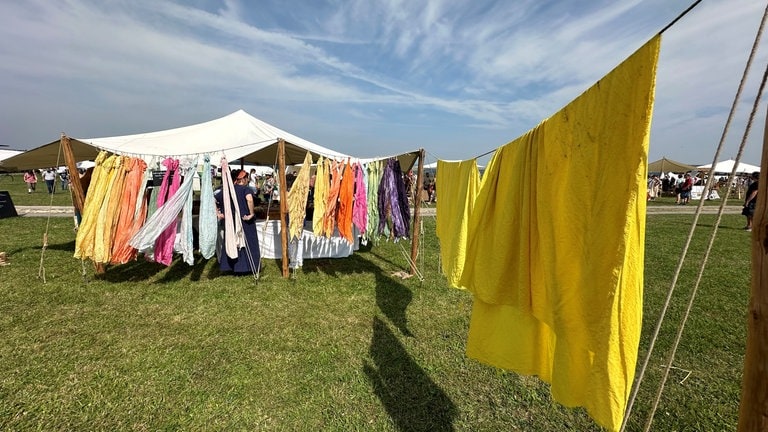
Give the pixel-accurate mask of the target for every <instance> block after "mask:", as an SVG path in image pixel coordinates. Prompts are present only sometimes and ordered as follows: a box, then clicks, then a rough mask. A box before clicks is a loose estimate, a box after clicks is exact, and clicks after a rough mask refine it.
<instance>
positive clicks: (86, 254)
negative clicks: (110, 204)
mask: <svg viewBox="0 0 768 432" xmlns="http://www.w3.org/2000/svg"><path fill="white" fill-rule="evenodd" d="M110 157H117V156H109V154H108V153H107V152H105V151H102V152H100V153H99V154H98V156H96V159H95V160H94V163H95V166H94V168H93V174H92V176H91V183H90V186H89V187H88V193H87V194H86V195H85V203H84V205H83V215H82V220H81V221H80V226H79V227H78V229H77V236H76V238H75V254H74V256H75V258H80V259H86V258H91V257H92V256H93V247H94V246H93V243H94V237H95V235H96V223H97V219H98V216H99V212H100V211H101V204H102V203H103V202H104V197H105V193H106V191H107V186H108V183H109V174H110V171H111V166H112V163H111V162H110V163H108V164H106V166H105V162H107V160H109V158H110ZM107 166H108V167H109V168H107Z"/></svg>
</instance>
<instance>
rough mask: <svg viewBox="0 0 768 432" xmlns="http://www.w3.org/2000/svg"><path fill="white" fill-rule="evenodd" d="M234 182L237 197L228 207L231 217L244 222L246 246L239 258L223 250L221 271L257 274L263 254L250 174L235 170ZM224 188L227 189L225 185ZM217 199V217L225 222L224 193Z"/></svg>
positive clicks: (218, 195)
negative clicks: (229, 207)
mask: <svg viewBox="0 0 768 432" xmlns="http://www.w3.org/2000/svg"><path fill="white" fill-rule="evenodd" d="M232 180H233V182H234V191H235V195H234V196H232V197H230V199H231V200H232V202H231V203H227V205H230V206H231V210H232V211H231V213H230V214H231V215H232V216H233V217H237V218H239V219H240V220H241V221H242V226H243V237H244V238H245V246H244V247H241V248H239V249H238V256H237V258H230V257H229V256H227V253H226V251H225V250H223V249H224V248H222V250H221V253H220V254H219V269H220V270H221V271H231V272H234V273H236V274H246V273H251V274H252V273H257V272H258V271H259V263H260V262H261V252H260V250H259V239H258V234H257V230H256V223H255V222H256V209H255V205H256V204H255V202H256V200H255V199H254V196H253V192H252V191H251V188H249V187H248V181H249V177H248V172H247V171H245V170H235V171H233V173H232ZM223 187H226V185H224V186H223ZM214 197H215V199H216V216H217V217H218V218H219V220H220V221H224V218H225V209H224V205H225V203H224V193H223V191H218V193H216V194H214ZM235 201H236V202H237V207H239V210H240V212H239V213H238V214H235V210H236V208H235V205H234V202H235ZM226 236H227V233H226V231H225V233H224V242H226V241H227V240H228V239H227V237H226Z"/></svg>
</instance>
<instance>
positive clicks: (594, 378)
mask: <svg viewBox="0 0 768 432" xmlns="http://www.w3.org/2000/svg"><path fill="white" fill-rule="evenodd" d="M660 41H661V38H660V36H656V37H654V38H653V39H651V40H650V41H649V42H648V43H646V44H645V46H643V47H642V48H640V49H639V50H638V51H636V52H635V53H634V54H633V55H632V56H631V57H629V58H628V59H627V60H625V61H624V62H623V63H622V64H621V65H619V66H618V67H617V68H616V69H614V70H613V71H612V72H610V73H609V74H608V75H606V76H605V77H603V78H602V79H601V80H600V81H598V82H597V83H596V84H595V85H594V86H592V87H591V88H590V89H589V90H587V91H586V92H585V93H583V94H582V95H581V96H579V97H578V98H577V99H575V100H574V101H572V102H571V103H569V104H568V105H567V106H566V107H564V108H563V109H562V110H560V111H559V112H558V113H556V114H555V115H554V116H552V117H551V118H549V119H547V120H545V121H543V122H542V123H541V124H539V125H538V126H537V127H536V128H534V129H533V130H531V131H529V132H528V133H527V134H525V135H524V136H522V137H520V138H518V139H517V140H515V141H513V142H511V143H509V144H507V145H505V146H503V147H501V148H500V149H498V150H497V151H496V153H495V155H494V156H493V158H492V160H491V162H490V164H489V165H488V167H487V170H486V172H485V173H484V175H483V179H482V182H481V186H480V192H479V195H478V197H477V199H476V201H475V207H474V209H473V211H472V215H471V217H470V221H469V228H468V238H469V240H468V247H467V253H466V256H467V261H466V264H465V267H464V273H463V274H462V277H461V279H460V285H462V286H465V287H467V288H468V289H469V290H471V291H472V292H473V294H474V303H473V310H472V319H471V323H470V329H469V336H468V341H467V355H468V356H469V357H472V358H475V359H478V360H480V361H482V362H484V363H488V364H490V365H494V366H497V367H501V368H504V369H510V370H514V371H517V372H519V373H522V374H528V375H538V376H539V377H540V378H541V379H543V380H545V381H548V382H550V383H551V392H552V395H553V397H554V399H555V400H556V401H558V402H560V403H562V404H563V405H566V406H583V407H585V408H586V410H587V412H588V413H589V415H590V416H591V417H592V418H593V419H594V420H595V421H596V422H597V423H598V424H600V425H601V426H603V427H605V428H607V429H609V430H617V429H619V428H620V427H621V422H622V419H623V414H624V409H625V407H626V402H627V398H628V397H629V392H630V389H631V386H632V382H633V379H634V374H635V364H636V361H637V350H638V344H639V339H640V329H641V322H642V297H643V294H642V287H643V254H644V240H645V188H646V187H645V178H646V170H647V164H648V135H649V132H650V123H651V115H652V111H653V96H654V91H655V76H656V64H657V60H658V52H659V45H660Z"/></svg>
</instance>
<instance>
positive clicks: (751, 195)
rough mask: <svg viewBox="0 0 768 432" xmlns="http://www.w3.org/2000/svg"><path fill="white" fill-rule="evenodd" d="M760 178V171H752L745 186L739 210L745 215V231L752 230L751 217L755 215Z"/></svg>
mask: <svg viewBox="0 0 768 432" xmlns="http://www.w3.org/2000/svg"><path fill="white" fill-rule="evenodd" d="M759 179H760V173H759V172H758V171H755V172H753V173H752V183H750V184H749V186H748V187H747V195H746V197H744V208H743V209H742V210H741V214H742V215H744V216H746V217H747V226H745V227H744V230H745V231H752V219H753V218H754V216H755V206H756V205H757V183H758V180H759Z"/></svg>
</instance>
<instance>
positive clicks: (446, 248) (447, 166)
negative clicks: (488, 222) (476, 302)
mask: <svg viewBox="0 0 768 432" xmlns="http://www.w3.org/2000/svg"><path fill="white" fill-rule="evenodd" d="M437 172H438V173H439V176H438V177H437V186H436V188H437V196H439V197H445V199H441V200H437V224H436V227H435V231H436V233H437V238H438V239H440V261H441V263H442V270H443V273H444V274H445V276H446V277H447V278H448V283H449V284H450V285H451V286H452V287H456V288H460V287H459V278H460V277H461V273H462V271H463V270H464V261H465V257H466V245H467V224H468V222H469V216H470V214H471V212H472V207H474V205H475V198H476V197H477V193H478V191H479V190H480V172H479V171H478V169H477V161H475V160H474V159H472V160H468V161H459V162H448V161H442V160H438V161H437Z"/></svg>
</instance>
